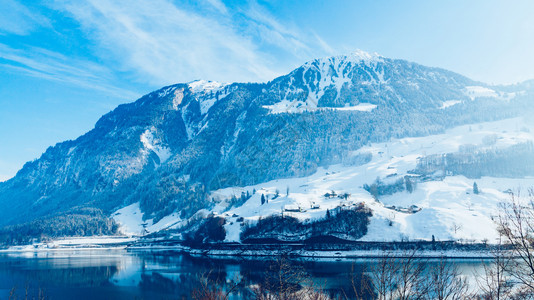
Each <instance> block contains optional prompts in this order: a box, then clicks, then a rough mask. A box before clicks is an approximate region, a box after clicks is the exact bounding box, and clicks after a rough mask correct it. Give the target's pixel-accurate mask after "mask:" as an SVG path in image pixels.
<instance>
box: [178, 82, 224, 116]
mask: <svg viewBox="0 0 534 300" xmlns="http://www.w3.org/2000/svg"><path fill="white" fill-rule="evenodd" d="M188 86H189V88H190V89H191V91H192V92H193V93H195V95H196V97H197V100H198V101H199V102H200V113H201V114H202V115H205V114H206V113H207V112H208V111H209V109H210V108H211V107H212V106H213V105H214V104H215V102H217V101H218V100H220V99H222V98H224V97H226V96H227V95H228V94H229V90H228V88H227V87H228V84H226V83H219V82H216V81H208V80H195V81H192V82H190V83H188Z"/></svg>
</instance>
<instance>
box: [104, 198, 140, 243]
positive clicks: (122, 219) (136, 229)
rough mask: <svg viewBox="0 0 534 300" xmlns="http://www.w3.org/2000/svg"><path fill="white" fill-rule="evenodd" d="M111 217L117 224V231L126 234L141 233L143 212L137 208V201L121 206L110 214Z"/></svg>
mask: <svg viewBox="0 0 534 300" xmlns="http://www.w3.org/2000/svg"><path fill="white" fill-rule="evenodd" d="M111 216H112V218H113V219H114V220H115V222H117V223H118V224H119V231H120V232H121V233H122V234H126V235H130V236H132V235H143V233H144V227H143V224H145V222H144V221H143V213H142V212H141V209H140V208H139V202H136V203H134V204H131V205H128V206H126V207H123V208H121V209H119V210H117V211H116V212H114V213H113V214H112V215H111Z"/></svg>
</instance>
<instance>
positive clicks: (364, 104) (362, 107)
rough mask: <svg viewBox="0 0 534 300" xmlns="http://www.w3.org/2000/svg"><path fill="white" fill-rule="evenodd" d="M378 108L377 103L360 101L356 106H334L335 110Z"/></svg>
mask: <svg viewBox="0 0 534 300" xmlns="http://www.w3.org/2000/svg"><path fill="white" fill-rule="evenodd" d="M375 108H376V105H375V104H371V103H359V104H358V105H355V106H345V107H332V109H334V110H343V111H352V110H354V111H372V110H373V109H375Z"/></svg>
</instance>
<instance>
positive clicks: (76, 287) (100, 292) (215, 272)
mask: <svg viewBox="0 0 534 300" xmlns="http://www.w3.org/2000/svg"><path fill="white" fill-rule="evenodd" d="M290 263H291V265H292V266H291V269H292V270H297V269H298V270H301V271H302V273H303V274H305V276H306V277H307V278H309V279H310V280H311V281H312V282H314V283H315V284H316V285H317V286H320V287H322V288H323V289H324V290H325V291H326V292H327V293H329V294H331V295H333V296H335V295H339V296H341V295H344V294H348V295H350V291H351V290H352V287H351V280H350V277H351V274H360V273H361V271H362V270H364V268H366V266H369V265H372V264H373V260H369V259H352V260H345V261H310V260H293V261H291V262H290ZM430 263H432V262H430ZM455 263H456V264H457V266H458V267H459V269H460V271H461V272H462V273H463V274H465V275H467V276H470V277H473V274H475V273H474V270H476V269H479V270H478V271H480V268H481V267H482V262H481V261H477V260H457V261H455ZM276 265H277V263H274V262H273V261H268V260H265V259H260V260H258V259H256V260H244V259H224V260H220V259H209V258H204V257H202V258H195V257H191V256H189V255H182V254H177V253H172V252H157V253H151V252H128V251H125V250H94V251H87V250H85V251H55V252H39V253H33V252H32V253H1V254H0V299H8V298H9V296H10V293H12V292H13V291H14V293H15V294H16V295H17V297H18V299H24V297H25V294H28V295H29V296H30V297H29V298H33V297H38V295H39V294H40V293H41V294H42V295H44V296H46V298H47V299H77V300H82V299H190V298H191V295H192V293H193V292H194V291H195V290H196V289H199V287H200V280H201V278H205V277H209V278H210V282H218V283H219V284H220V285H224V282H229V281H232V280H235V279H237V278H242V279H243V283H244V284H243V285H241V286H239V287H238V288H237V289H236V290H235V293H234V294H233V297H232V298H233V299H241V298H250V297H252V295H251V293H250V287H252V286H255V285H256V284H258V283H260V282H263V281H264V280H265V276H266V275H265V274H267V273H266V272H268V271H269V270H272V268H273V267H276ZM360 279H361V278H359V277H358V278H357V280H360Z"/></svg>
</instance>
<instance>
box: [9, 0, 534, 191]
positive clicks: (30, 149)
mask: <svg viewBox="0 0 534 300" xmlns="http://www.w3.org/2000/svg"><path fill="white" fill-rule="evenodd" d="M0 7H2V8H1V9H0V181H3V180H7V179H9V178H11V177H12V176H14V175H15V174H16V172H17V171H18V170H19V169H20V168H21V167H22V166H23V164H24V163H25V162H27V161H31V160H34V159H37V158H38V157H39V156H40V155H41V154H42V153H43V152H44V151H45V150H46V149H47V148H48V147H49V146H53V145H54V144H56V143H58V142H61V141H64V140H69V139H75V138H77V137H78V136H80V135H82V134H83V133H85V132H87V131H89V130H91V129H92V128H93V127H94V124H95V123H96V121H97V120H98V119H99V118H100V117H101V116H102V115H103V114H105V113H107V112H109V111H110V110H112V109H113V108H115V107H116V106H117V105H119V104H121V103H127V102H132V101H134V100H136V99H137V98H139V97H140V96H142V95H144V94H147V93H149V92H151V91H153V90H156V89H158V88H160V87H162V86H165V85H169V84H174V83H179V82H190V81H193V80H196V79H206V80H215V81H221V82H236V81H237V82H264V81H268V80H271V79H273V78H275V77H277V76H280V75H283V74H286V73H289V72H290V71H291V70H292V69H294V68H296V67H298V66H300V65H302V64H303V63H305V62H306V61H309V60H311V59H314V58H320V57H326V56H333V55H342V54H348V53H350V52H352V51H354V50H356V49H361V50H364V51H367V52H376V53H379V54H380V55H383V56H385V57H390V58H401V59H407V60H410V61H414V62H417V63H420V64H423V65H428V66H434V67H442V68H445V69H449V70H452V71H455V72H458V73H460V74H462V75H465V76H467V77H470V78H472V79H475V80H479V81H483V82H486V83H491V84H511V83H516V82H520V81H524V80H528V79H534V55H532V53H534V18H532V17H531V15H532V12H534V1H531V0H517V1H504V0H502V1H497V0H483V1H482V0H471V1H465V0H449V1H428V0H422V1H415V0H403V1H386V0H346V1H341V0H330V1H319V0H305V1H300V0H298V1H283V0H265V1H260V0H233V1H223V0H197V1H192V0H191V1H173V0H131V1H113V0H110V1H103V0H73V1H69V0H64V1H62V0H42V1H40V0H35V1H16V0H0Z"/></svg>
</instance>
